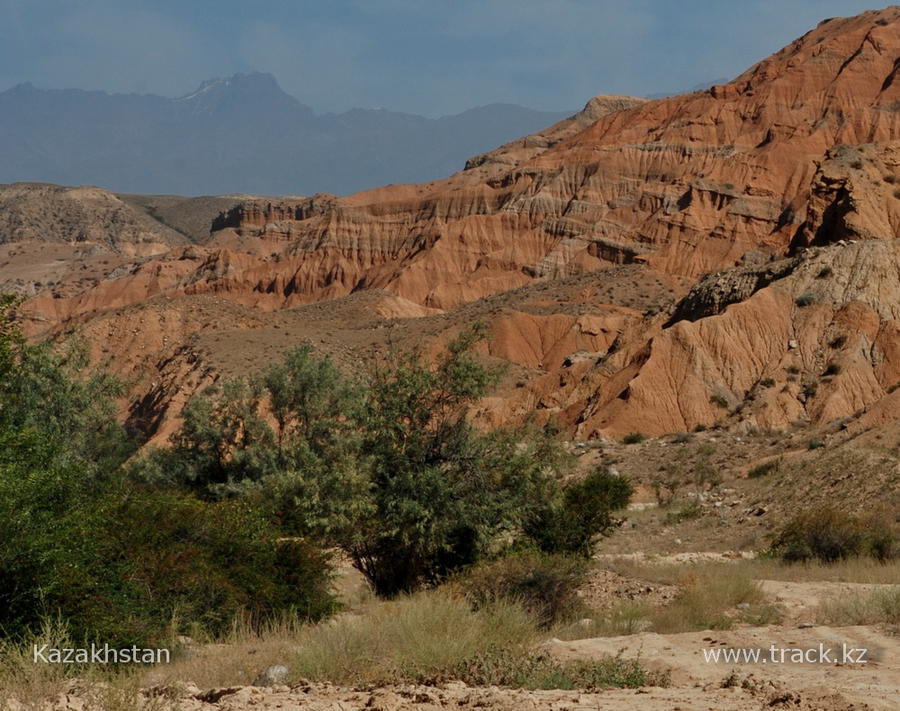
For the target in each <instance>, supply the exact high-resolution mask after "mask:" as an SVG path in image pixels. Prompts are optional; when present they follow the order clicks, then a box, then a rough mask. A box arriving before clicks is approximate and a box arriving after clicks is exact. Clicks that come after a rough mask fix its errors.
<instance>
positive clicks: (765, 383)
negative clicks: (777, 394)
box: [759, 378, 775, 388]
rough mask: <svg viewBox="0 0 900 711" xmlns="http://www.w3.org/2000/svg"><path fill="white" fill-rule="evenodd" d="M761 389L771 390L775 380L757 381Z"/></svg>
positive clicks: (764, 379)
mask: <svg viewBox="0 0 900 711" xmlns="http://www.w3.org/2000/svg"><path fill="white" fill-rule="evenodd" d="M759 384H760V386H761V387H764V388H771V387H774V386H775V378H763V379H762V380H760V381H759Z"/></svg>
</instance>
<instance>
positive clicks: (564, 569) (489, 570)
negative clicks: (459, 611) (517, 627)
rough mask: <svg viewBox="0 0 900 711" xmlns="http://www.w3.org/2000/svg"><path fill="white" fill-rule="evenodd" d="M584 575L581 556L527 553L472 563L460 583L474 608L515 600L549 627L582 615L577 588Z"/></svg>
mask: <svg viewBox="0 0 900 711" xmlns="http://www.w3.org/2000/svg"><path fill="white" fill-rule="evenodd" d="M586 575H587V563H586V561H585V560H584V559H582V558H573V557H570V556H561V555H543V554H539V553H527V552H526V553H520V554H518V555H512V556H509V557H507V558H501V559H500V560H497V561H494V562H491V563H483V564H481V565H478V566H475V567H474V568H472V569H470V570H469V571H468V572H467V573H466V574H465V575H464V576H462V577H461V578H460V579H459V585H460V587H461V588H462V590H463V591H464V593H465V595H466V599H467V600H469V602H470V603H471V604H472V605H473V606H474V608H475V609H476V610H481V609H485V608H489V607H490V605H492V604H494V603H495V602H497V601H498V600H505V601H513V602H518V603H520V604H522V605H523V606H524V607H525V609H526V610H529V611H530V612H531V613H532V614H533V615H534V616H535V618H536V619H537V620H538V622H539V623H540V624H541V626H543V627H550V626H552V625H555V624H557V623H561V622H569V621H572V620H574V619H575V618H576V617H578V616H582V615H581V613H582V611H583V610H584V604H583V603H582V602H581V598H579V597H578V588H579V587H580V586H581V585H582V584H583V583H584V580H585V577H586Z"/></svg>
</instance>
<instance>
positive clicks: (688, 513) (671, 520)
mask: <svg viewBox="0 0 900 711" xmlns="http://www.w3.org/2000/svg"><path fill="white" fill-rule="evenodd" d="M701 516H703V507H702V506H701V505H700V504H699V503H698V502H696V501H692V502H691V503H689V504H686V505H684V506H682V507H681V508H680V509H679V510H678V511H669V512H667V513H666V515H665V517H664V518H663V523H664V524H665V525H669V526H671V525H675V524H679V523H684V522H685V521H693V520H695V519H698V518H700V517H701Z"/></svg>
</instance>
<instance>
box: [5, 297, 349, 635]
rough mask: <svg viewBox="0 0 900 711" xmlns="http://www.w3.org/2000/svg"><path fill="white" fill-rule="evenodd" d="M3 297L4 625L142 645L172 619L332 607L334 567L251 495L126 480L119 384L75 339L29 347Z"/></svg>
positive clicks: (212, 621) (127, 446) (217, 627)
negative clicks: (216, 497) (287, 536)
mask: <svg viewBox="0 0 900 711" xmlns="http://www.w3.org/2000/svg"><path fill="white" fill-rule="evenodd" d="M4 305H5V307H8V306H9V305H10V302H9V301H8V300H3V299H0V371H2V378H0V634H2V635H10V636H17V637H21V636H23V635H26V634H28V633H36V632H37V631H38V630H39V629H40V628H41V627H42V626H43V624H44V622H45V619H46V618H48V617H49V618H52V619H56V618H59V619H61V620H62V621H63V623H64V624H65V625H66V626H67V628H68V631H69V633H70V634H71V636H72V638H73V639H74V640H76V641H89V640H98V639H100V640H103V641H106V642H109V643H110V644H114V645H123V646H127V645H131V644H136V645H138V646H144V645H147V644H149V643H152V642H154V641H162V640H164V639H165V638H167V635H168V634H169V633H170V632H171V631H172V625H173V620H174V621H177V622H178V623H180V624H181V625H184V626H194V625H196V626H198V627H201V628H204V629H206V630H208V631H210V632H213V633H215V632H217V631H221V630H222V629H224V627H225V626H226V625H228V624H229V623H230V622H231V618H232V617H233V616H234V615H235V614H236V613H237V612H238V611H239V610H240V611H245V612H249V613H250V615H252V616H254V617H256V618H259V619H262V618H264V617H266V616H268V615H270V614H277V613H279V612H285V611H293V612H297V613H299V614H301V615H303V616H306V617H309V618H318V617H321V616H322V615H323V614H326V613H327V612H328V611H329V610H330V609H331V608H332V607H333V601H332V599H331V596H330V595H329V593H328V592H327V588H328V583H329V567H328V565H327V560H326V559H325V558H324V557H323V556H322V554H321V553H319V552H317V551H315V550H313V549H311V548H309V547H308V546H306V545H305V544H301V543H289V542H285V543H282V544H279V543H277V540H278V538H279V531H278V530H277V529H276V528H274V527H273V526H272V525H271V524H270V523H269V521H268V520H267V517H266V516H264V515H263V514H262V513H260V512H259V511H257V510H256V509H255V508H253V507H252V506H251V505H250V504H249V503H247V502H236V501H230V502H223V503H220V504H210V503H206V502H202V501H198V500H196V499H195V498H193V497H192V496H189V495H185V494H184V493H180V492H175V491H168V492H165V491H157V490H154V489H152V488H147V487H132V486H130V485H129V484H127V483H126V481H125V477H124V472H123V470H122V465H123V463H124V461H125V460H126V458H127V457H128V456H130V454H131V453H132V452H133V450H134V443H133V442H132V441H131V440H130V438H129V437H128V436H127V435H126V434H125V432H124V431H123V430H122V428H121V427H120V426H119V425H118V424H117V423H116V420H115V417H114V414H115V411H116V408H115V403H114V400H113V398H114V397H115V396H116V395H117V394H119V393H120V392H121V389H120V388H119V386H118V384H117V383H115V382H114V381H112V380H111V379H109V378H107V377H106V376H103V375H92V374H88V375H83V374H82V369H83V367H84V366H86V360H85V358H84V353H83V351H81V350H79V349H68V350H64V351H61V352H57V351H54V350H52V349H51V348H49V347H48V346H29V345H27V344H25V342H24V339H22V338H21V336H20V334H18V333H17V331H16V329H15V327H14V326H13V325H10V322H9V320H8V318H7V314H6V312H5V311H4V308H5V307H4Z"/></svg>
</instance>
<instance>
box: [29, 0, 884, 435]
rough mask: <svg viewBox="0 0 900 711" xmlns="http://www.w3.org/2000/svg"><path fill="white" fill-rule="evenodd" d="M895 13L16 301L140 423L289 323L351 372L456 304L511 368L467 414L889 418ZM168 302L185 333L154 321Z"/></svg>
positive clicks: (429, 334)
mask: <svg viewBox="0 0 900 711" xmlns="http://www.w3.org/2000/svg"><path fill="white" fill-rule="evenodd" d="M898 30H900V8H897V7H891V8H888V9H886V10H883V11H880V12H868V13H864V14H862V15H859V16H857V17H854V18H849V19H833V20H829V21H826V22H823V23H821V24H820V25H819V26H818V27H817V28H815V29H814V30H812V31H811V32H809V33H807V34H806V35H804V36H803V37H801V38H800V39H798V40H796V41H795V42H793V43H792V44H791V45H789V46H788V47H785V48H784V49H783V50H781V51H780V52H778V53H776V54H774V55H773V56H772V57H770V58H768V59H766V60H764V61H762V62H760V63H759V64H757V65H755V66H753V67H751V68H750V69H749V70H748V71H747V72H745V73H744V74H742V75H741V76H739V77H738V78H737V79H735V80H734V81H732V82H730V83H728V84H724V85H718V86H714V87H712V88H711V89H709V90H706V91H699V92H695V93H692V94H687V95H684V96H679V97H674V98H669V99H661V100H657V101H641V100H634V99H628V98H625V97H598V98H595V99H593V100H591V102H589V103H588V105H587V107H586V108H585V110H584V111H583V112H581V113H580V114H578V115H576V116H575V117H573V118H571V119H568V120H566V121H563V122H561V123H559V124H556V125H555V126H553V127H551V128H549V129H546V130H544V131H542V132H541V133H540V134H535V135H533V136H530V137H526V138H524V139H521V140H520V141H514V142H512V143H510V144H507V145H505V146H503V147H501V148H499V149H497V150H495V151H492V152H491V153H488V154H483V155H481V156H478V157H476V158H473V159H472V160H470V161H469V164H468V165H467V169H466V170H463V171H461V172H459V173H456V174H454V175H452V176H450V177H449V178H447V179H446V180H442V181H438V182H433V183H426V184H421V185H402V186H387V187H384V188H380V189H377V190H372V191H368V192H364V193H359V194H356V195H351V196H348V197H344V198H337V197H334V196H331V195H326V194H319V195H315V196H313V197H310V198H302V199H301V198H296V199H294V198H290V199H279V200H262V201H261V200H251V201H245V202H243V203H241V204H240V205H239V206H236V207H235V208H233V209H231V210H228V211H225V212H223V213H222V214H221V215H220V216H219V217H218V218H217V219H216V220H215V222H214V227H215V228H216V229H215V232H214V233H213V235H212V236H211V238H210V239H209V241H208V242H206V243H205V244H204V245H202V246H193V245H192V246H189V247H177V248H174V249H171V250H169V251H168V252H166V253H164V254H161V255H157V256H154V257H152V258H149V259H136V260H133V261H132V262H130V263H129V264H123V265H121V267H120V268H119V269H117V270H116V271H115V272H112V273H108V274H106V275H105V278H103V279H102V280H98V281H97V282H96V283H95V284H90V285H86V286H81V287H79V288H75V287H70V288H67V289H66V290H63V291H60V290H59V289H57V292H56V293H50V292H48V291H46V290H45V291H43V292H41V291H40V290H39V292H38V294H37V295H36V297H35V298H34V299H32V300H31V301H29V302H28V303H27V304H26V305H25V306H24V308H23V313H24V314H25V315H26V316H27V315H30V316H32V321H31V324H30V325H31V328H32V331H33V332H34V333H35V334H38V333H44V334H47V333H51V334H62V333H71V332H73V331H84V332H86V333H87V334H88V335H91V336H93V337H100V338H101V341H102V343H103V346H104V347H106V348H108V349H109V352H110V354H111V355H115V358H114V360H113V366H114V367H115V368H117V369H118V370H119V372H121V373H122V374H123V375H124V374H127V375H129V376H131V375H134V373H135V372H140V373H143V374H144V376H143V377H142V378H139V380H140V382H141V383H142V385H141V386H140V387H139V388H138V390H137V391H136V397H137V402H138V403H139V404H138V405H135V406H133V407H132V414H133V416H135V417H137V418H138V420H139V421H140V422H144V423H153V424H152V426H150V429H151V430H156V431H157V432H158V434H159V433H162V432H165V431H166V430H167V429H168V428H169V427H171V426H172V423H173V422H174V421H175V420H174V418H175V417H176V416H177V412H178V409H179V404H180V403H182V402H183V401H184V399H185V398H186V397H188V396H189V395H190V393H191V392H192V391H193V389H195V388H196V387H199V386H200V384H201V383H204V382H209V381H210V380H214V379H215V378H217V377H221V376H222V375H227V374H228V373H230V372H246V370H247V368H252V367H253V366H259V365H262V364H263V363H265V362H266V361H268V360H271V359H273V358H277V357H278V355H279V354H280V353H281V352H282V351H283V350H284V348H286V347H288V346H289V345H291V344H296V343H297V341H298V340H304V339H305V340H310V341H312V342H313V343H314V344H315V345H316V346H317V347H319V348H321V349H322V350H323V351H326V352H335V353H338V354H343V356H344V357H346V359H347V360H348V362H354V361H356V360H358V359H359V358H371V357H373V354H375V353H377V352H378V351H379V349H383V347H384V345H385V343H386V342H387V341H388V340H392V342H394V343H397V342H405V343H408V344H410V345H422V344H425V345H426V347H427V348H430V349H433V348H436V347H437V346H438V345H439V344H440V343H441V342H443V341H444V340H446V339H447V338H449V336H450V334H452V333H453V332H454V331H455V330H458V329H459V328H461V327H462V326H463V325H465V324H467V323H471V322H472V320H476V319H478V320H483V321H485V322H486V323H487V324H488V326H489V330H490V332H491V333H492V335H493V339H492V341H491V342H490V344H486V345H484V347H483V348H484V353H485V356H486V357H492V358H496V359H501V360H504V361H507V362H508V363H510V364H511V371H510V373H511V374H510V377H509V378H508V379H507V382H506V383H505V384H504V386H503V388H502V389H501V391H500V392H498V393H497V394H496V396H495V397H493V398H491V399H489V400H487V401H485V403H483V406H482V407H481V408H480V410H479V413H478V415H479V417H480V418H481V419H482V420H483V421H484V422H486V423H499V422H504V421H509V420H511V419H518V418H520V417H523V416H526V415H528V414H533V413H536V414H537V415H538V417H539V418H549V417H551V416H552V417H555V418H556V419H558V420H559V421H560V422H561V423H562V424H563V425H565V426H567V427H568V428H569V430H570V432H571V433H572V434H574V435H575V436H578V437H582V438H594V437H598V436H615V437H619V436H621V435H623V434H625V433H628V432H633V431H638V432H642V433H644V434H661V433H665V432H673V431H679V430H686V429H693V428H696V427H698V426H706V427H708V426H712V425H717V424H718V425H721V426H729V427H734V428H738V429H740V428H749V427H765V428H777V427H784V426H786V425H788V424H790V423H794V422H803V423H808V424H821V423H825V422H829V421H832V420H836V419H840V418H846V417H855V416H869V417H875V415H871V414H869V415H866V413H872V412H875V411H878V412H880V413H881V414H880V415H878V417H880V418H882V419H883V418H885V417H890V416H891V413H893V411H894V408H895V405H893V404H892V403H893V399H894V398H893V396H892V395H891V394H890V393H891V392H893V388H894V386H895V385H896V384H897V383H898V382H900V360H898V359H900V356H898V353H900V340H898V332H900V328H898V320H897V313H896V306H895V304H896V303H897V297H898V295H900V273H898V269H897V266H896V265H897V264H898V258H900V254H898V249H900V248H898V246H897V245H898V242H897V241H896V226H897V225H898V221H900V80H895V79H896V74H897V57H898V56H900V33H898ZM360 292H371V295H370V296H371V298H369V299H368V300H363V301H360V297H361V294H360ZM198 305H202V306H203V308H208V310H209V314H208V315H207V316H204V317H202V318H198V317H197V316H196V312H197V308H198ZM163 315H165V316H166V318H167V319H170V320H172V322H173V323H177V324H180V325H179V326H178V327H177V328H174V329H173V328H171V327H169V326H162V325H157V326H154V327H153V328H149V327H148V326H146V324H148V323H156V324H162V321H163V319H162V317H163ZM120 323H121V324H126V327H125V328H119V326H118V324H120ZM246 329H253V337H252V338H249V337H248V334H247V330H246ZM104 334H105V335H104ZM213 334H218V335H216V336H214V335H213ZM388 334H391V335H390V338H389V337H388ZM200 344H203V347H200ZM166 423H168V424H166Z"/></svg>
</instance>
